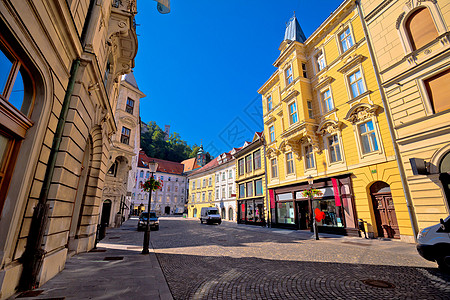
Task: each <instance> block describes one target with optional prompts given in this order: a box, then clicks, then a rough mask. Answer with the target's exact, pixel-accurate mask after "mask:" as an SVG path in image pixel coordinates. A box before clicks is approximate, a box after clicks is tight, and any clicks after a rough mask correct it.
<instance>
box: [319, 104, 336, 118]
mask: <svg viewBox="0 0 450 300" xmlns="http://www.w3.org/2000/svg"><path fill="white" fill-rule="evenodd" d="M337 111H338V109H337V108H336V107H335V108H333V109H332V110H329V111H327V112H325V113H323V114H322V116H321V117H322V118H325V119H326V118H328V117H329V116H330V115H331V114H333V113H335V112H337Z"/></svg>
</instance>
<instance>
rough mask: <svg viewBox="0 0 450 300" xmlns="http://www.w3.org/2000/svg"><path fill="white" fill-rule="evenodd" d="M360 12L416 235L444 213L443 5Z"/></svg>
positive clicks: (376, 5)
mask: <svg viewBox="0 0 450 300" xmlns="http://www.w3.org/2000/svg"><path fill="white" fill-rule="evenodd" d="M361 6H362V11H363V14H364V20H365V24H366V30H367V32H368V36H369V39H370V43H371V47H372V51H373V59H374V61H375V62H376V65H375V67H376V69H378V70H377V71H378V73H379V77H378V81H379V84H380V85H381V86H382V92H383V95H382V96H383V97H385V100H386V103H387V105H386V107H385V109H387V111H388V114H389V116H390V119H391V120H390V121H391V123H392V130H393V134H394V136H395V140H396V146H397V147H398V152H399V155H400V156H401V163H400V165H401V169H402V170H401V171H402V172H403V176H404V178H405V179H406V181H407V183H408V191H407V192H408V193H410V197H411V201H412V205H413V209H414V213H413V218H414V223H415V226H416V227H417V228H416V232H417V231H418V230H420V229H423V228H424V227H427V226H430V225H433V224H436V223H437V222H439V218H445V217H446V216H448V215H449V213H450V205H449V203H450V192H449V191H450V190H449V185H450V179H449V177H450V175H449V172H450V154H449V153H450V101H449V100H448V95H450V40H449V38H450V34H449V27H448V24H450V2H449V1H444V0H433V1H418V0H409V1H404V0H403V1H391V0H384V1H365V0H363V1H361ZM411 163H412V164H411ZM413 165H416V166H417V168H415V169H414V168H413V167H412V166H413Z"/></svg>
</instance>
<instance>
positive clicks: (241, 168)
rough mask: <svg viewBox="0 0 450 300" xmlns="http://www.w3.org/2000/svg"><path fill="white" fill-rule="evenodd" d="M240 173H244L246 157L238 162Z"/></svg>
mask: <svg viewBox="0 0 450 300" xmlns="http://www.w3.org/2000/svg"><path fill="white" fill-rule="evenodd" d="M238 168H239V175H244V159H243V158H242V159H240V160H239V162H238Z"/></svg>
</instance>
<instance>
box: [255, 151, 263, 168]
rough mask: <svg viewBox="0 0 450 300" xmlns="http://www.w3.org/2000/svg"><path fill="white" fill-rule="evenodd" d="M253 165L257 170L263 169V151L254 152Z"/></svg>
mask: <svg viewBox="0 0 450 300" xmlns="http://www.w3.org/2000/svg"><path fill="white" fill-rule="evenodd" d="M253 167H254V169H255V170H259V169H261V151H259V150H258V151H256V152H253Z"/></svg>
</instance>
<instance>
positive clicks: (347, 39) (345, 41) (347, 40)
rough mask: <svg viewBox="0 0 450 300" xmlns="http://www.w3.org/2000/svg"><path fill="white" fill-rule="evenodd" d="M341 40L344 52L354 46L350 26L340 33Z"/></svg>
mask: <svg viewBox="0 0 450 300" xmlns="http://www.w3.org/2000/svg"><path fill="white" fill-rule="evenodd" d="M339 42H340V43H341V49H342V52H345V51H347V50H348V49H349V48H350V47H351V46H353V39H352V35H351V34H350V27H347V28H346V29H344V31H343V32H342V33H341V34H340V35H339Z"/></svg>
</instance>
